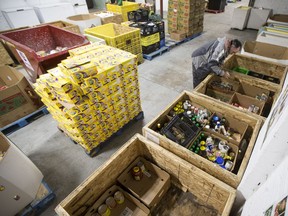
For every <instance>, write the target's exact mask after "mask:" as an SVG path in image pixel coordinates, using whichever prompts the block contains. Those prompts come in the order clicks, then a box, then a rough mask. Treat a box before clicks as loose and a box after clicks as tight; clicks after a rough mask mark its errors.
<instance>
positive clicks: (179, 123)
mask: <svg viewBox="0 0 288 216" xmlns="http://www.w3.org/2000/svg"><path fill="white" fill-rule="evenodd" d="M183 118H185V117H184V116H183ZM188 121H189V120H188ZM195 127H196V126H195ZM194 129H195V130H193V128H192V127H191V125H190V124H188V123H186V122H185V121H183V120H181V118H180V117H179V116H178V115H176V116H174V117H173V118H172V119H171V121H170V122H169V123H168V124H167V125H166V126H165V127H164V128H162V129H161V133H162V134H163V135H165V136H166V137H167V138H169V139H171V140H173V141H174V142H176V143H178V144H179V145H181V146H184V147H187V146H188V145H189V144H190V143H191V141H192V140H193V138H194V137H195V136H197V134H198V132H199V128H198V127H196V128H194ZM173 130H174V131H175V130H177V131H178V132H181V133H182V135H183V136H182V139H179V137H178V138H177V137H176V136H175V133H173Z"/></svg>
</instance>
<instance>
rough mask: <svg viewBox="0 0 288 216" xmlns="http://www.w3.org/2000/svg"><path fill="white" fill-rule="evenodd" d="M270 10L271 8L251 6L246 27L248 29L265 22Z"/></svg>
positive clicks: (257, 27) (257, 26)
mask: <svg viewBox="0 0 288 216" xmlns="http://www.w3.org/2000/svg"><path fill="white" fill-rule="evenodd" d="M271 12H272V10H271V9H266V8H257V7H253V8H252V9H251V12H250V16H249V19H248V23H247V28H250V29H259V28H261V27H262V26H263V25H264V24H265V23H266V21H267V19H268V17H269V16H270V14H271Z"/></svg>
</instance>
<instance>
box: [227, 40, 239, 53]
mask: <svg viewBox="0 0 288 216" xmlns="http://www.w3.org/2000/svg"><path fill="white" fill-rule="evenodd" d="M241 48H242V43H241V42H240V41H239V40H238V39H233V40H231V41H230V46H229V54H233V53H237V52H239V51H240V50H241Z"/></svg>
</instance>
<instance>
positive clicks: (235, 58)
mask: <svg viewBox="0 0 288 216" xmlns="http://www.w3.org/2000/svg"><path fill="white" fill-rule="evenodd" d="M236 67H241V68H246V69H248V70H249V71H253V72H257V73H259V74H261V75H263V76H264V77H263V79H260V78H256V77H255V78H254V77H252V76H249V75H246V74H242V73H237V72H233V69H234V68H236ZM223 69H224V70H229V71H231V74H232V76H235V77H236V78H238V77H241V79H249V82H250V84H251V85H255V86H265V87H267V88H268V89H271V90H272V91H276V90H278V91H279V90H281V89H282V86H283V84H284V81H285V77H286V73H287V66H286V65H282V64H278V63H274V62H269V61H265V60H262V59H257V58H253V57H250V56H245V55H241V54H234V55H231V56H230V57H228V58H227V59H226V60H225V62H224V65H223ZM269 77H274V78H276V79H279V84H277V83H274V82H270V81H268V80H267V79H268V78H269ZM251 78H253V79H251ZM265 79H266V80H265Z"/></svg>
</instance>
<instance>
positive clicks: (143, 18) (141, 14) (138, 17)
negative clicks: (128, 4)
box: [127, 9, 149, 22]
mask: <svg viewBox="0 0 288 216" xmlns="http://www.w3.org/2000/svg"><path fill="white" fill-rule="evenodd" d="M127 15H128V20H129V21H133V22H147V21H148V17H149V11H148V10H145V9H139V10H136V11H130V12H128V14H127Z"/></svg>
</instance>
